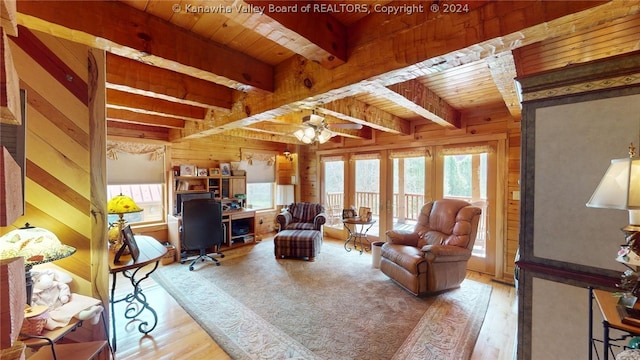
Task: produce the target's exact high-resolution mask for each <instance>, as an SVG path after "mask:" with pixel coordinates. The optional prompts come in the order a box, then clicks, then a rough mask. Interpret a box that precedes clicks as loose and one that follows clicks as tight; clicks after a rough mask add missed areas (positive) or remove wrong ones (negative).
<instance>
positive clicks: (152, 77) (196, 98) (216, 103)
mask: <svg viewBox="0 0 640 360" xmlns="http://www.w3.org/2000/svg"><path fill="white" fill-rule="evenodd" d="M107 87H108V88H111V89H117V90H121V91H126V92H130V93H133V94H140V95H145V96H153V97H157V98H161V99H166V100H169V101H173V102H178V103H183V104H190V105H196V106H202V107H205V106H206V107H219V108H222V109H230V108H231V100H232V93H233V91H234V90H232V89H230V88H228V87H224V86H222V85H218V84H215V83H212V82H210V81H206V80H202V79H198V78H195V77H193V76H187V75H184V74H180V73H177V72H175V71H170V70H166V69H163V68H159V67H155V66H151V65H148V64H145V63H142V62H140V61H136V60H131V59H128V58H124V57H121V56H118V55H114V54H111V53H107Z"/></svg>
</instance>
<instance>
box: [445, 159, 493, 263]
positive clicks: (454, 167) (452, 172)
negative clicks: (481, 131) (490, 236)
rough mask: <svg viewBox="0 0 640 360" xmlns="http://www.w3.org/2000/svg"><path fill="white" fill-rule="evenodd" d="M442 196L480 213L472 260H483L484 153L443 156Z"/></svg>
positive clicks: (485, 175)
mask: <svg viewBox="0 0 640 360" xmlns="http://www.w3.org/2000/svg"><path fill="white" fill-rule="evenodd" d="M443 180H444V181H443V195H444V197H445V198H454V199H461V200H464V201H467V202H469V203H472V204H473V205H475V206H478V207H480V208H481V209H482V215H481V216H480V222H479V224H478V233H477V235H476V241H475V243H474V246H473V256H477V257H485V256H486V253H487V249H486V240H487V238H486V236H487V228H486V223H487V221H486V216H487V211H486V210H487V206H488V199H487V153H480V154H463V155H445V156H444V179H443Z"/></svg>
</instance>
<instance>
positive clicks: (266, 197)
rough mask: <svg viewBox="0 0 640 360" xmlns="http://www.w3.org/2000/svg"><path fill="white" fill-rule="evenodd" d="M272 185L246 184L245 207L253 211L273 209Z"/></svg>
mask: <svg viewBox="0 0 640 360" xmlns="http://www.w3.org/2000/svg"><path fill="white" fill-rule="evenodd" d="M273 198H274V196H273V183H248V184H247V199H248V200H247V201H248V202H247V205H249V207H250V208H252V209H254V210H259V209H271V208H273Z"/></svg>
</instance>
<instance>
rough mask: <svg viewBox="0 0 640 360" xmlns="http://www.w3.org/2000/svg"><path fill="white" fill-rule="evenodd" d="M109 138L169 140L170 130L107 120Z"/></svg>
mask: <svg viewBox="0 0 640 360" xmlns="http://www.w3.org/2000/svg"><path fill="white" fill-rule="evenodd" d="M107 136H109V137H110V138H111V137H126V138H132V137H133V138H136V139H146V140H158V141H164V142H167V141H168V140H169V129H167V128H163V127H158V126H145V125H140V124H131V123H125V122H117V121H111V120H107Z"/></svg>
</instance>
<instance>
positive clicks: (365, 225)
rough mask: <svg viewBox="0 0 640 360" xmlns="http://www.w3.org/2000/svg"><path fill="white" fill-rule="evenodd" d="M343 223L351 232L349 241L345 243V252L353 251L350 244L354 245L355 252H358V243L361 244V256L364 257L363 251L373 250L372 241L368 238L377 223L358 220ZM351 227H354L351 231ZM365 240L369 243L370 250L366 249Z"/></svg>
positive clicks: (348, 220) (344, 220)
mask: <svg viewBox="0 0 640 360" xmlns="http://www.w3.org/2000/svg"><path fill="white" fill-rule="evenodd" d="M342 223H343V224H344V227H345V228H347V231H348V232H349V237H347V240H346V241H345V242H344V249H345V250H347V251H351V247H349V243H350V242H351V243H353V250H358V243H360V255H362V252H363V251H369V250H370V249H371V241H369V238H368V237H367V232H368V231H369V229H371V227H372V226H373V224H375V223H376V221H375V220H370V221H366V220H360V219H358V218H348V219H343V220H342ZM349 225H352V226H353V229H351V227H349ZM358 225H359V226H360V230H358ZM363 239H364V240H366V241H367V243H369V249H367V248H365V247H364V245H363V241H362V240H363Z"/></svg>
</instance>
